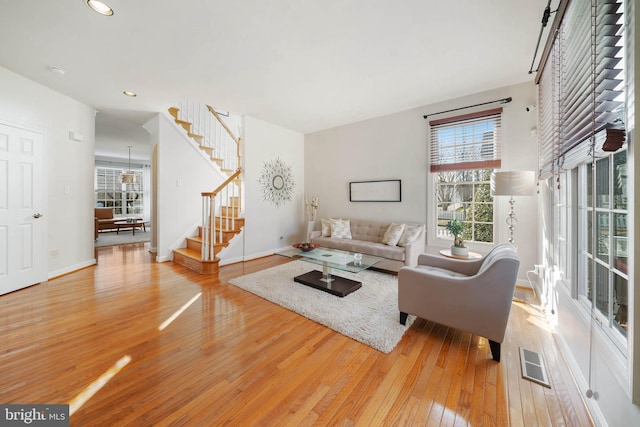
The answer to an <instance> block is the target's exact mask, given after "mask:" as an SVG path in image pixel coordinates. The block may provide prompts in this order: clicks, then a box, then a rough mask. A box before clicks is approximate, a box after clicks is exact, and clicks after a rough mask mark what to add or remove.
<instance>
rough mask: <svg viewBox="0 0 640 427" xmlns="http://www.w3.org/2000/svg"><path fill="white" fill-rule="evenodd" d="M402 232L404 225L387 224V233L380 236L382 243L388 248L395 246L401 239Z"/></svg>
mask: <svg viewBox="0 0 640 427" xmlns="http://www.w3.org/2000/svg"><path fill="white" fill-rule="evenodd" d="M403 231H404V224H394V223H391V224H389V227H388V228H387V231H386V232H385V233H384V236H382V243H384V244H385V245H389V246H396V245H397V244H398V242H399V241H400V237H402V232H403Z"/></svg>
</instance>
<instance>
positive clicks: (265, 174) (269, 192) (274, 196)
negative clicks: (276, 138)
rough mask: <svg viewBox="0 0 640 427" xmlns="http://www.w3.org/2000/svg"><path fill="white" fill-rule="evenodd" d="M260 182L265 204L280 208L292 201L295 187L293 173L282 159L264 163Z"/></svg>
mask: <svg viewBox="0 0 640 427" xmlns="http://www.w3.org/2000/svg"><path fill="white" fill-rule="evenodd" d="M258 182H259V183H260V189H261V190H262V198H263V200H264V201H265V202H270V203H273V204H274V205H275V206H276V207H280V205H283V204H284V203H285V202H288V201H291V198H292V196H293V187H294V186H295V183H294V181H293V173H292V172H291V166H289V165H287V164H285V163H284V162H283V161H282V160H280V158H277V159H275V160H271V161H266V162H264V166H263V168H262V172H261V173H260V179H259V180H258Z"/></svg>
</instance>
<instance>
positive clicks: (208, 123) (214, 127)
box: [169, 102, 244, 274]
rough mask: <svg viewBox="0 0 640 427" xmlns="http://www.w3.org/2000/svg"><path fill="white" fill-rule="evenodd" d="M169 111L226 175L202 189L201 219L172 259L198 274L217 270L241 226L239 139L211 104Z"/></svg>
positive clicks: (183, 105)
mask: <svg viewBox="0 0 640 427" xmlns="http://www.w3.org/2000/svg"><path fill="white" fill-rule="evenodd" d="M169 114H171V116H173V118H174V120H175V122H176V123H177V124H178V125H180V126H181V127H182V128H183V129H184V130H185V132H186V133H187V135H188V136H189V138H191V139H193V140H194V141H195V142H196V143H197V144H198V146H199V147H200V149H201V150H202V151H204V152H205V153H206V154H207V157H209V158H210V159H211V162H212V164H213V165H214V167H215V168H217V169H219V171H220V173H222V174H223V175H226V176H227V177H228V178H227V179H226V180H225V181H224V182H223V183H222V184H221V185H219V186H218V187H217V188H216V189H215V190H213V191H211V192H204V193H201V196H202V220H201V225H199V226H198V234H197V235H196V236H191V237H187V238H186V246H185V247H183V248H177V249H174V250H173V261H174V262H175V263H177V264H180V265H183V266H185V267H187V268H189V269H191V270H193V271H196V272H198V273H200V274H216V273H218V270H219V263H220V258H219V257H218V254H219V253H220V252H221V251H222V250H223V249H224V248H226V247H228V246H229V243H230V242H231V240H232V239H233V238H234V237H235V236H237V235H238V234H240V232H241V231H242V229H243V227H244V218H242V216H241V214H242V197H241V189H242V181H241V176H242V169H241V167H240V164H241V156H240V153H241V149H240V148H241V146H240V143H241V139H240V138H239V137H236V136H235V135H234V134H233V132H232V131H231V129H229V127H228V126H227V124H226V123H225V122H224V120H223V119H222V118H221V117H220V115H219V114H218V112H217V111H216V110H215V109H214V108H213V107H211V106H208V105H207V106H203V105H199V104H195V103H192V102H187V103H183V104H181V106H180V107H172V108H170V109H169ZM223 131H224V132H223Z"/></svg>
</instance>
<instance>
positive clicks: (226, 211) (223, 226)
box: [201, 169, 242, 261]
mask: <svg viewBox="0 0 640 427" xmlns="http://www.w3.org/2000/svg"><path fill="white" fill-rule="evenodd" d="M241 173H242V170H241V169H237V170H236V171H235V172H234V173H233V174H232V175H231V176H230V177H229V178H227V180H226V181H225V182H223V183H222V184H221V185H220V186H219V187H218V188H216V189H215V190H214V191H212V192H210V193H201V195H202V236H201V238H202V253H201V255H202V260H203V261H213V260H214V259H215V246H216V244H220V243H224V233H225V232H230V231H233V230H236V223H237V221H236V219H237V218H238V217H239V214H240V206H239V202H237V201H238V200H239V199H240V197H239V194H240V191H239V189H238V187H237V186H236V184H235V180H236V179H238V178H239V177H240V174H241ZM223 219H224V221H223ZM216 228H217V230H216ZM216 231H217V232H216Z"/></svg>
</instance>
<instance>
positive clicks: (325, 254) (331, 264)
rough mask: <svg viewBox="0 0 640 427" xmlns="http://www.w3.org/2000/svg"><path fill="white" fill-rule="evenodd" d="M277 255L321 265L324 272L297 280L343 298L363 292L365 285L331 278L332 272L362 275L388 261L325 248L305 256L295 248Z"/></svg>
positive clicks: (313, 272)
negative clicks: (356, 292)
mask: <svg viewBox="0 0 640 427" xmlns="http://www.w3.org/2000/svg"><path fill="white" fill-rule="evenodd" d="M276 254H277V255H282V256H286V257H288V258H294V259H299V260H302V261H306V262H309V263H311V264H318V265H321V266H322V271H318V270H313V271H310V272H308V273H305V274H301V275H300V276H296V277H294V278H293V280H294V281H295V282H298V283H301V284H303V285H307V286H310V287H312V288H315V289H319V290H321V291H324V292H328V293H330V294H333V295H337V296H339V297H344V296H346V295H349V294H350V293H351V292H353V291H355V290H357V289H360V288H361V287H362V282H358V281H356V280H351V279H346V278H344V277H340V276H335V275H333V274H331V269H334V270H340V271H348V272H350V273H359V272H361V271H363V270H366V269H367V268H369V267H371V266H373V265H374V264H375V263H377V262H379V261H382V260H383V259H384V258H381V257H377V256H372V255H365V254H356V253H353V252H348V251H341V250H338V249H329V248H322V247H320V248H315V249H314V250H312V251H309V252H303V251H302V250H301V249H297V248H291V249H286V250H283V251H279V252H276ZM357 255H361V256H362V259H357V258H358V256H357Z"/></svg>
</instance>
